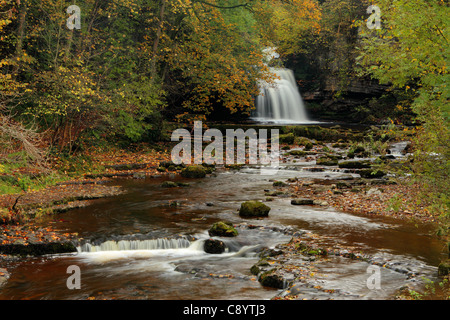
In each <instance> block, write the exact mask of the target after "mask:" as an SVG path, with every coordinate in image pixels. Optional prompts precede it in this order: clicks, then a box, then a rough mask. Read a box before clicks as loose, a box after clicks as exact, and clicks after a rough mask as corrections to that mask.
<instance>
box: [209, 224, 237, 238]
mask: <svg viewBox="0 0 450 320" xmlns="http://www.w3.org/2000/svg"><path fill="white" fill-rule="evenodd" d="M208 233H209V235H210V236H218V237H235V236H237V235H238V232H237V230H236V229H235V228H234V227H233V224H232V223H231V222H223V221H219V222H216V223H214V224H213V225H212V227H211V228H210V229H209V230H208Z"/></svg>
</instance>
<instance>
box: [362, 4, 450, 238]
mask: <svg viewBox="0 0 450 320" xmlns="http://www.w3.org/2000/svg"><path fill="white" fill-rule="evenodd" d="M377 4H378V5H379V7H380V9H381V14H382V25H381V26H382V27H381V29H379V30H376V29H375V30H369V29H368V28H366V27H365V26H364V23H365V22H364V21H360V22H359V25H360V26H361V27H360V30H361V36H362V43H361V48H362V50H361V54H360V56H359V58H358V61H359V63H360V65H361V68H362V70H361V71H362V73H363V74H369V75H371V76H372V77H374V78H376V79H378V80H379V81H380V82H381V83H384V84H389V85H391V86H392V87H393V88H398V89H401V90H403V91H405V92H408V93H410V97H411V99H410V101H409V103H410V105H411V108H412V110H413V111H414V112H415V114H416V115H417V119H418V120H419V121H420V122H421V123H422V127H421V128H420V129H419V132H418V135H417V137H416V139H415V141H414V142H415V145H416V152H415V153H414V162H413V165H412V169H413V173H414V175H413V178H414V179H415V180H416V181H417V182H418V183H420V185H421V187H422V188H421V190H422V192H423V193H422V196H423V198H426V199H427V202H428V203H429V204H431V206H432V209H433V210H434V211H435V212H438V213H441V216H442V217H443V218H444V219H446V220H447V227H445V228H446V229H447V232H448V221H449V215H448V212H449V210H448V207H449V204H450V197H449V194H450V190H449V184H448V181H449V175H450V161H449V158H450V145H449V141H450V126H449V111H450V107H449V103H448V102H449V98H450V97H449V88H448V82H449V74H448V69H447V63H448V57H449V56H450V46H449V38H450V34H449V32H450V30H449V19H448V17H449V14H450V12H449V7H448V4H447V3H446V2H444V1H440V0H434V1H425V0H412V1H405V0H382V1H379V2H378V3H377Z"/></svg>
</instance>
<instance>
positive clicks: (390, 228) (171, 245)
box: [0, 163, 442, 300]
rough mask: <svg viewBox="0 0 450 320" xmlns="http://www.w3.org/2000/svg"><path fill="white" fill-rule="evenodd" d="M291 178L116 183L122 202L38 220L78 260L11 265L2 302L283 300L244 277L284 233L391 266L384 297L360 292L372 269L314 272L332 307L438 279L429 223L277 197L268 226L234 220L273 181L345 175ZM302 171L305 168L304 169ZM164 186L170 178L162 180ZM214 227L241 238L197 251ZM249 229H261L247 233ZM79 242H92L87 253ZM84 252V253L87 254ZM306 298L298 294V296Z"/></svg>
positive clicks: (251, 174) (226, 175)
mask: <svg viewBox="0 0 450 320" xmlns="http://www.w3.org/2000/svg"><path fill="white" fill-rule="evenodd" d="M296 165H297V167H296V168H295V170H279V171H278V173H277V174H276V176H272V175H263V174H261V172H260V171H259V170H257V169H251V168H243V169H241V170H240V171H237V170H231V171H225V170H223V171H222V170H218V171H217V172H216V173H214V174H213V175H211V176H208V177H206V178H204V179H197V180H193V179H182V178H180V177H178V176H177V177H175V176H174V177H171V180H176V181H183V182H187V183H189V184H190V185H189V186H186V187H178V188H163V187H161V183H162V182H163V181H164V179H163V178H152V179H142V180H126V179H124V180H118V181H115V182H114V184H117V183H119V184H120V185H121V186H122V187H123V188H125V190H126V193H124V194H122V195H119V196H115V197H111V198H106V199H100V200H97V201H96V202H95V203H94V204H93V205H91V206H88V207H85V208H79V209H74V210H71V211H69V212H67V213H64V214H60V215H58V216H53V217H49V218H47V219H46V220H44V221H42V222H41V224H42V225H43V226H46V225H51V226H52V227H53V228H55V229H57V230H61V231H63V232H77V233H78V235H79V237H80V238H83V239H84V240H82V241H81V243H80V246H79V248H78V249H79V252H77V253H73V254H60V255H53V256H45V257H36V258H27V259H24V260H22V261H21V262H19V263H17V265H16V266H15V267H14V268H13V270H12V272H11V278H10V279H9V281H8V283H7V284H6V285H5V286H4V287H3V288H2V289H1V290H0V299H89V298H90V297H95V298H97V299H155V300H157V299H176V300H178V299H225V300H226V299H244V300H253V299H271V298H273V297H274V296H276V295H279V294H281V293H282V292H283V289H273V288H267V287H263V286H261V284H260V283H259V282H258V281H257V279H256V277H255V276H254V275H252V274H251V273H250V268H251V266H252V265H253V264H255V263H256V262H257V261H258V260H259V258H258V251H259V250H260V249H261V247H272V248H273V247H275V246H276V245H278V244H282V243H286V242H288V241H289V240H290V239H291V234H290V233H289V232H285V231H286V230H289V231H291V232H292V231H294V232H295V231H296V230H298V231H302V232H312V233H314V234H317V235H318V236H319V237H322V243H324V244H326V245H327V246H331V247H333V246H351V247H353V248H357V249H358V250H361V252H364V253H367V254H370V255H372V256H374V257H375V259H381V260H383V261H387V262H388V263H390V264H391V266H398V268H396V267H392V268H382V272H381V289H378V290H371V289H369V288H368V286H367V285H366V280H367V278H368V277H369V276H370V274H368V273H367V268H368V266H369V265H370V264H368V263H367V262H364V261H355V260H351V259H347V258H342V257H333V258H330V259H326V261H324V262H323V263H321V264H318V265H317V266H316V267H317V268H318V274H320V275H321V276H318V277H317V279H316V280H314V281H316V283H318V284H320V286H321V287H324V288H329V289H339V292H341V293H342V294H340V295H339V294H338V295H336V296H334V297H333V298H337V299H340V298H352V299H391V298H392V297H393V294H394V293H395V291H396V290H398V289H399V288H400V287H402V286H404V285H406V284H409V283H411V282H417V278H418V277H417V278H414V279H409V278H408V277H407V275H406V274H405V272H401V271H402V270H405V269H407V270H408V271H413V272H415V273H418V274H421V275H423V276H424V277H426V278H430V279H433V280H434V276H435V275H436V270H437V268H436V266H437V265H438V263H439V261H440V258H441V254H442V253H441V250H442V244H441V243H440V242H439V241H437V240H436V239H435V238H434V237H433V236H432V235H431V232H432V228H431V227H430V226H429V225H426V224H419V225H414V224H412V223H410V222H407V221H399V220H394V219H391V218H388V217H368V216H360V215H352V214H348V213H344V212H339V211H336V210H334V209H333V208H329V207H322V206H293V205H291V204H290V199H289V198H282V197H280V198H275V199H274V201H271V202H268V203H267V204H268V205H269V206H270V207H271V211H270V214H269V217H268V218H264V219H259V220H248V219H243V218H240V217H239V215H238V212H237V210H238V209H239V206H240V203H241V202H243V201H246V200H251V199H257V200H264V199H265V195H264V190H265V189H271V188H272V179H276V180H282V181H284V180H286V179H288V178H292V177H298V178H300V179H302V178H315V179H331V178H335V177H339V176H340V175H342V172H339V171H338V170H326V171H323V172H310V171H307V170H302V164H301V163H300V164H299V163H297V164H296ZM306 165H307V164H305V166H306ZM166 179H167V178H166ZM220 220H227V221H231V222H233V223H234V224H236V225H237V229H238V231H239V235H238V236H237V237H235V238H232V239H230V238H227V239H225V238H222V240H223V241H224V242H225V243H226V244H227V247H228V250H227V251H226V252H225V253H223V254H208V253H205V252H204V251H203V250H202V245H203V240H205V239H207V238H209V235H208V232H207V231H208V229H209V228H210V227H211V225H212V224H213V223H214V222H216V221H220ZM249 224H252V225H257V226H260V228H248V227H246V226H248V225H249ZM84 243H89V244H88V245H87V244H84ZM83 244H84V245H83ZM71 265H75V266H78V267H79V268H80V269H79V270H80V272H81V288H80V289H72V290H70V289H68V287H67V283H66V281H67V279H68V277H69V276H70V274H68V273H67V268H68V267H69V266H71ZM296 290H297V291H299V292H302V290H301V288H300V289H298V288H297V289H296ZM313 291H314V289H312V288H310V287H308V288H304V292H303V293H308V292H309V293H308V294H307V296H306V297H307V298H318V299H320V298H327V297H324V296H323V290H322V291H321V292H320V293H319V292H313Z"/></svg>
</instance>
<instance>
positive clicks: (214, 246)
mask: <svg viewBox="0 0 450 320" xmlns="http://www.w3.org/2000/svg"><path fill="white" fill-rule="evenodd" d="M203 250H205V252H206V253H212V254H220V253H223V252H224V251H225V243H223V241H220V240H217V239H207V240H205V245H204V247H203Z"/></svg>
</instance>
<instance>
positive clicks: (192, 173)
mask: <svg viewBox="0 0 450 320" xmlns="http://www.w3.org/2000/svg"><path fill="white" fill-rule="evenodd" d="M181 176H182V177H184V178H204V177H206V169H205V168H204V167H203V166H201V165H190V166H187V167H186V168H184V169H183V170H181Z"/></svg>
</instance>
